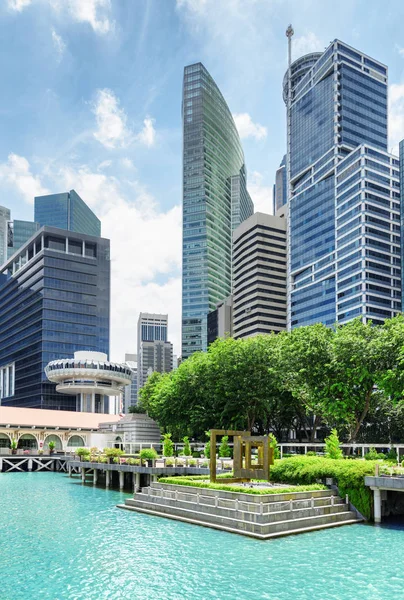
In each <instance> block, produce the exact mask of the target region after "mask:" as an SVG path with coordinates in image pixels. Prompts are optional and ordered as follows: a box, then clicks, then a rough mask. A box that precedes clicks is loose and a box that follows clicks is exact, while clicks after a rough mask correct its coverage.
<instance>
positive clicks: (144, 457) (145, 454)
mask: <svg viewBox="0 0 404 600" xmlns="http://www.w3.org/2000/svg"><path fill="white" fill-rule="evenodd" d="M156 458H157V452H156V451H155V449H154V448H143V450H141V451H140V460H141V461H142V462H143V461H144V462H146V463H147V466H148V467H152V466H153V460H155V459H156Z"/></svg>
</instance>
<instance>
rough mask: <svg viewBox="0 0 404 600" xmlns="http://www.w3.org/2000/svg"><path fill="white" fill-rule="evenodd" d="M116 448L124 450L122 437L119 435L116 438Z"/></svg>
mask: <svg viewBox="0 0 404 600" xmlns="http://www.w3.org/2000/svg"><path fill="white" fill-rule="evenodd" d="M114 448H120V449H121V450H122V449H123V444H122V438H121V436H120V435H117V436H116V438H115V443H114Z"/></svg>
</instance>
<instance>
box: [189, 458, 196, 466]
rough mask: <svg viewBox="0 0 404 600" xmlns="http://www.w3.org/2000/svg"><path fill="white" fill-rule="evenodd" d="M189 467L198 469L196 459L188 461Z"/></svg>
mask: <svg viewBox="0 0 404 600" xmlns="http://www.w3.org/2000/svg"><path fill="white" fill-rule="evenodd" d="M188 466H189V467H196V460H195V459H194V458H190V459H189V461H188Z"/></svg>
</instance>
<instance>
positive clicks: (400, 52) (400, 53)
mask: <svg viewBox="0 0 404 600" xmlns="http://www.w3.org/2000/svg"><path fill="white" fill-rule="evenodd" d="M396 50H397V52H398V53H399V55H400V56H404V48H403V47H402V46H399V44H396Z"/></svg>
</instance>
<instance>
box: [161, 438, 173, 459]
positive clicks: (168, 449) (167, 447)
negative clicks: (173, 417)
mask: <svg viewBox="0 0 404 600" xmlns="http://www.w3.org/2000/svg"><path fill="white" fill-rule="evenodd" d="M173 454H174V444H173V441H172V439H171V433H164V434H163V456H173Z"/></svg>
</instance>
